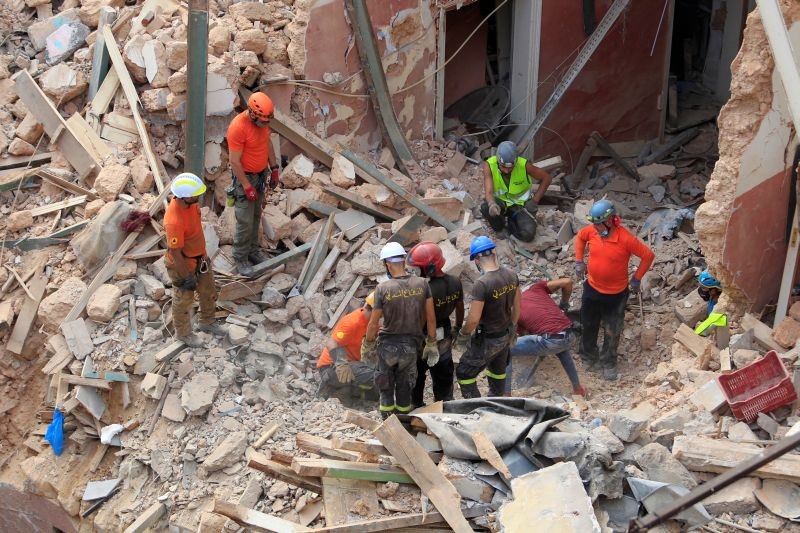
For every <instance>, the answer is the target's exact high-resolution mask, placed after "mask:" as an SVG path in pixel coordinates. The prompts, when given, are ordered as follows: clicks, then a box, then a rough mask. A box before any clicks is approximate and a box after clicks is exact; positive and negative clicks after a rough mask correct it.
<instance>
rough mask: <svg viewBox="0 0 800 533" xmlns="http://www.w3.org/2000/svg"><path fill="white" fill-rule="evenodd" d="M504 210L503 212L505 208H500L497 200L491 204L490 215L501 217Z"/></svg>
mask: <svg viewBox="0 0 800 533" xmlns="http://www.w3.org/2000/svg"><path fill="white" fill-rule="evenodd" d="M502 212H503V210H502V209H500V206H499V205H497V203H496V202H492V204H491V205H490V206H489V216H490V217H499V216H500V214H501V213H502Z"/></svg>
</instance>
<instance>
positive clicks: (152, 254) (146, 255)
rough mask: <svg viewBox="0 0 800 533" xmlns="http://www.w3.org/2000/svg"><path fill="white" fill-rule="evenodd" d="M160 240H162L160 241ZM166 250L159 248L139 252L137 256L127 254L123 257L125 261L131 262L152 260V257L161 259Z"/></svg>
mask: <svg viewBox="0 0 800 533" xmlns="http://www.w3.org/2000/svg"><path fill="white" fill-rule="evenodd" d="M159 240H160V239H159ZM164 252H166V250H164V249H161V248H159V249H158V250H150V251H149V252H139V253H135V254H127V255H124V256H122V258H123V259H129V260H131V261H138V260H140V259H150V258H152V257H161V256H162V255H164Z"/></svg>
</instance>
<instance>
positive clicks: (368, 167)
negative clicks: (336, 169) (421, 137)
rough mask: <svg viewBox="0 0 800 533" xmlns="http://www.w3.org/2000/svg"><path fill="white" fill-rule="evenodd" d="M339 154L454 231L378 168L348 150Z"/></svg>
mask: <svg viewBox="0 0 800 533" xmlns="http://www.w3.org/2000/svg"><path fill="white" fill-rule="evenodd" d="M341 153H342V155H343V156H345V157H346V158H347V159H349V160H350V161H351V162H352V163H353V164H354V165H355V166H356V168H362V169H364V170H365V171H366V172H367V173H368V174H370V175H371V176H372V177H373V178H374V179H375V181H377V182H379V183H380V184H381V185H383V186H385V187H387V188H388V189H389V190H390V191H392V192H393V193H395V194H396V195H398V196H399V197H400V198H403V199H404V200H406V201H407V202H408V203H410V204H411V205H413V206H414V207H416V208H417V209H418V210H420V211H422V212H423V213H425V214H426V215H428V217H430V218H431V219H433V220H434V221H435V222H436V223H437V224H439V225H440V226H442V227H444V228H446V229H447V231H453V230H454V229H456V225H455V224H453V223H452V222H450V221H449V220H447V217H445V216H444V215H442V214H441V213H440V212H439V211H437V210H436V209H434V208H432V207H430V206H428V205H426V204H425V203H424V202H423V201H422V200H421V199H420V198H419V197H418V196H417V195H416V194H414V191H407V190H405V189H403V187H401V186H400V185H398V184H397V183H396V182H395V181H394V180H392V179H390V178H387V177H386V176H384V175H383V173H382V172H381V171H380V170H378V167H376V166H375V165H373V164H372V163H368V162H366V161H364V160H363V159H361V158H360V157H358V156H357V155H356V154H354V153H353V152H352V151H350V150H342V151H341ZM395 220H396V219H395Z"/></svg>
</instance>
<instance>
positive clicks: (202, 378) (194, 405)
mask: <svg viewBox="0 0 800 533" xmlns="http://www.w3.org/2000/svg"><path fill="white" fill-rule="evenodd" d="M218 390H219V380H217V377H216V376H215V375H214V374H212V373H211V372H200V373H199V374H197V375H196V376H194V377H193V378H192V379H191V381H189V382H187V383H185V384H184V385H183V388H181V407H183V410H184V411H186V414H188V415H189V416H199V415H202V414H204V413H205V412H206V411H208V408H209V407H211V405H212V404H213V403H214V398H215V397H216V395H217V391H218Z"/></svg>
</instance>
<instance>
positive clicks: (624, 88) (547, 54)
mask: <svg viewBox="0 0 800 533" xmlns="http://www.w3.org/2000/svg"><path fill="white" fill-rule="evenodd" d="M611 4H612V0H596V1H595V12H596V13H597V21H598V23H599V22H600V20H601V19H602V17H603V15H605V13H606V11H607V10H608V8H609V7H610V6H611ZM663 6H664V3H663V1H658V2H654V1H650V2H644V1H636V0H634V1H632V2H631V3H630V5H629V6H628V8H627V9H626V10H625V11H624V12H623V13H622V14H621V15H620V16H619V18H618V19H617V21H616V23H615V24H614V26H612V28H611V30H610V31H609V32H608V33H607V34H606V37H605V39H604V40H603V42H601V43H600V46H599V47H598V48H597V50H596V51H595V53H594V54H593V56H592V57H591V59H590V60H589V62H588V63H587V65H586V67H584V69H583V70H582V71H581V72H580V74H578V77H577V78H576V79H575V81H574V82H573V84H572V85H571V86H570V88H569V90H568V91H567V93H566V94H565V95H564V97H563V98H562V99H561V102H560V103H559V105H558V107H556V109H555V110H554V111H553V112H552V113H551V115H550V117H549V118H548V120H547V122H545V124H544V126H545V127H546V128H550V129H552V130H554V131H556V132H558V133H559V134H560V135H561V136H562V137H563V138H564V139H565V141H566V143H567V145H568V146H569V150H570V151H571V152H572V159H573V161H576V160H577V158H578V156H579V155H580V152H581V150H583V147H584V146H585V144H586V140H587V138H588V137H589V135H590V134H591V133H592V131H595V130H596V131H598V132H600V134H601V135H603V136H604V137H605V138H606V139H607V140H608V141H609V142H619V141H632V140H636V139H653V138H655V137H657V136H658V135H659V131H658V125H659V118H660V111H659V110H658V97H659V95H660V93H661V90H662V84H663V73H664V52H665V46H666V43H667V27H666V23H664V24H662V26H661V29H660V31H658V25H659V19H660V18H661V12H662V9H663ZM668 9H669V8H668ZM665 18H666V17H665ZM585 40H586V34H585V33H584V30H583V7H582V2H580V1H578V0H569V1H558V2H556V1H547V0H545V1H544V2H543V7H542V38H541V47H540V53H539V83H540V84H542V85H540V87H539V93H538V95H537V98H538V100H537V105H538V107H539V108H541V107H542V106H543V105H544V103H545V102H546V101H547V98H548V97H549V96H550V94H551V93H552V91H553V89H554V87H555V85H556V84H557V82H558V81H559V80H560V79H561V77H562V76H563V74H564V72H565V71H566V69H567V68H568V67H569V65H570V64H571V63H572V60H573V59H574V57H575V55H577V52H575V54H572V52H573V51H574V50H575V49H576V48H578V47H579V46H581V44H582V43H583V42H584V41H585ZM654 40H655V42H656V46H655V51H654V52H653V55H652V56H651V55H650V51H651V49H652V47H653V41H654ZM562 62H563V63H564V64H563V65H561V63H562ZM559 65H561V66H559ZM554 71H555V74H553V72H554ZM551 74H553V75H551ZM534 146H535V151H536V156H537V158H538V157H546V156H550V155H561V156H562V157H563V158H564V160H565V161H569V158H568V154H567V150H566V149H565V146H564V142H562V141H561V140H560V139H559V138H558V137H557V136H556V135H554V134H553V133H551V132H548V131H546V130H540V132H539V133H538V134H537V136H536V139H535V145H534Z"/></svg>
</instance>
